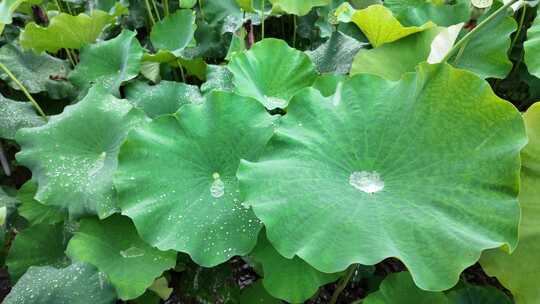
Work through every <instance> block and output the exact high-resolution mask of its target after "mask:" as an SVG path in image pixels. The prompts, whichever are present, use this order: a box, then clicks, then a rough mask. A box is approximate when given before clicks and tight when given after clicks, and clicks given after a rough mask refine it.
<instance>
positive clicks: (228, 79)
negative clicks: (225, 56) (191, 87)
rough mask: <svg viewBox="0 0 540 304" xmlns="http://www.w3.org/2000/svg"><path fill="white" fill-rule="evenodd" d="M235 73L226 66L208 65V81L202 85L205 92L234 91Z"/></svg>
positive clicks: (202, 90)
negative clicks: (233, 80)
mask: <svg viewBox="0 0 540 304" xmlns="http://www.w3.org/2000/svg"><path fill="white" fill-rule="evenodd" d="M232 79H233V74H232V73H231V71H229V69H228V68H227V67H226V66H221V65H208V67H207V70H206V82H205V83H203V84H202V85H201V92H202V93H203V94H207V93H210V92H212V91H214V90H217V91H224V92H232V91H233V90H234V84H233V82H232Z"/></svg>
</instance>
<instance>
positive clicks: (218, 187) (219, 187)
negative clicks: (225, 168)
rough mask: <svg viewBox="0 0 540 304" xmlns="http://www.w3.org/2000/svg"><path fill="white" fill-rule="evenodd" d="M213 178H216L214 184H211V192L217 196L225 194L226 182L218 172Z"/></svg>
mask: <svg viewBox="0 0 540 304" xmlns="http://www.w3.org/2000/svg"><path fill="white" fill-rule="evenodd" d="M212 178H214V182H212V185H211V186H210V194H212V196H213V197H215V198H219V197H222V196H223V194H225V184H224V183H223V181H222V180H221V179H220V176H219V173H217V172H214V174H212Z"/></svg>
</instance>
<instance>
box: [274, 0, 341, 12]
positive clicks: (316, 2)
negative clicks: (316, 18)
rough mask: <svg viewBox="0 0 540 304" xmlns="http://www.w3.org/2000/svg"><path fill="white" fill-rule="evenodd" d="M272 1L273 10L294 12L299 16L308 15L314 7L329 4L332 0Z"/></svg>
mask: <svg viewBox="0 0 540 304" xmlns="http://www.w3.org/2000/svg"><path fill="white" fill-rule="evenodd" d="M269 1H270V3H272V5H273V8H272V10H274V11H278V12H285V13H287V14H294V15H298V16H304V15H307V14H308V13H309V12H310V11H311V9H312V8H314V7H317V6H324V5H329V4H330V2H331V0H269Z"/></svg>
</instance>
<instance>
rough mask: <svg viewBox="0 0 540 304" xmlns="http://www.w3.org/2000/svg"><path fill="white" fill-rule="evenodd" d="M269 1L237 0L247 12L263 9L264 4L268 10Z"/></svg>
mask: <svg viewBox="0 0 540 304" xmlns="http://www.w3.org/2000/svg"><path fill="white" fill-rule="evenodd" d="M267 2H268V1H266V0H236V3H237V4H238V6H240V8H241V9H243V10H244V11H246V12H250V13H254V12H259V11H261V10H262V8H263V6H264V9H265V11H267V10H268V3H267Z"/></svg>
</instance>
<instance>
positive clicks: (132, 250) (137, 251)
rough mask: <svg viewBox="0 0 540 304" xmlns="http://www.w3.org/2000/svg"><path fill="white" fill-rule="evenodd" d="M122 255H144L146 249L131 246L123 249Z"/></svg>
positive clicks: (126, 256)
mask: <svg viewBox="0 0 540 304" xmlns="http://www.w3.org/2000/svg"><path fill="white" fill-rule="evenodd" d="M120 255H121V256H122V257H124V258H137V257H141V256H143V255H144V250H142V249H140V248H137V247H129V248H128V249H126V250H121V251H120Z"/></svg>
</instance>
